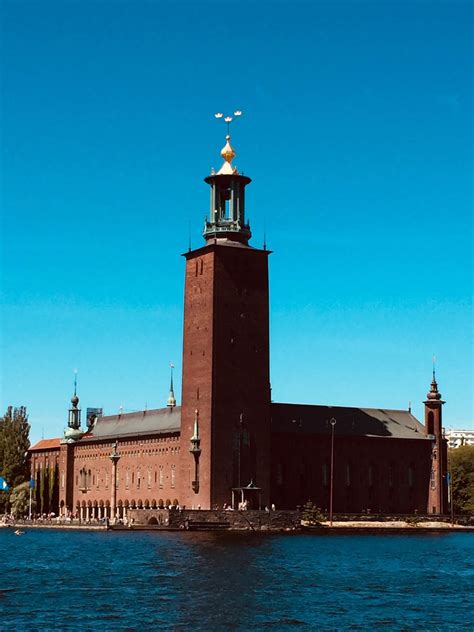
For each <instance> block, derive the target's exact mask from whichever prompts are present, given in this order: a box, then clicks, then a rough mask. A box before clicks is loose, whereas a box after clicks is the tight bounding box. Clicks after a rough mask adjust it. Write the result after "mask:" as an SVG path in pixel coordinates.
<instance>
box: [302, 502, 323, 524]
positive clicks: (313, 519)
mask: <svg viewBox="0 0 474 632" xmlns="http://www.w3.org/2000/svg"><path fill="white" fill-rule="evenodd" d="M301 519H302V520H303V522H306V524H310V525H320V524H321V522H324V521H325V520H326V516H325V515H324V513H323V512H322V511H321V509H320V508H319V507H316V505H315V504H313V503H312V502H311V501H310V500H308V502H307V503H306V504H305V505H304V507H303V513H302V515H301Z"/></svg>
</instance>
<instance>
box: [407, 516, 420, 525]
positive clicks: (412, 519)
mask: <svg viewBox="0 0 474 632" xmlns="http://www.w3.org/2000/svg"><path fill="white" fill-rule="evenodd" d="M405 522H406V523H407V524H409V525H411V526H412V527H417V526H418V525H419V524H420V522H421V518H420V516H408V518H406V519H405Z"/></svg>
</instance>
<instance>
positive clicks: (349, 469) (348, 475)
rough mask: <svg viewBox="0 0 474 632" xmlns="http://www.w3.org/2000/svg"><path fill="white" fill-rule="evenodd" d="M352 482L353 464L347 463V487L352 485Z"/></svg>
mask: <svg viewBox="0 0 474 632" xmlns="http://www.w3.org/2000/svg"><path fill="white" fill-rule="evenodd" d="M350 484H351V466H350V463H346V487H350Z"/></svg>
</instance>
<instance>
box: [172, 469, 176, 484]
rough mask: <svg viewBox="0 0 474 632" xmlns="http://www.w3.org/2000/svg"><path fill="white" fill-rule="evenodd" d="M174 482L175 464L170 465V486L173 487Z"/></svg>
mask: <svg viewBox="0 0 474 632" xmlns="http://www.w3.org/2000/svg"><path fill="white" fill-rule="evenodd" d="M175 484H176V469H175V466H174V465H172V466H171V487H174V486H175Z"/></svg>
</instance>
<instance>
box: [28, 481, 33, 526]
mask: <svg viewBox="0 0 474 632" xmlns="http://www.w3.org/2000/svg"><path fill="white" fill-rule="evenodd" d="M32 491H33V490H32V487H31V485H30V510H29V512H28V520H29V521H30V522H31V496H32Z"/></svg>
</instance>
